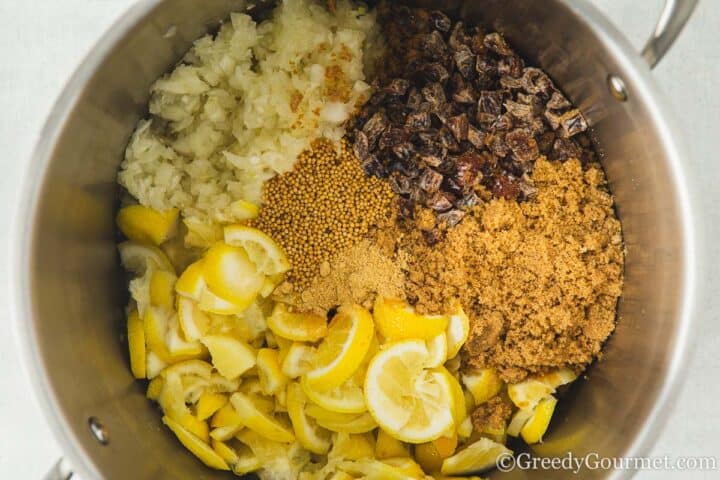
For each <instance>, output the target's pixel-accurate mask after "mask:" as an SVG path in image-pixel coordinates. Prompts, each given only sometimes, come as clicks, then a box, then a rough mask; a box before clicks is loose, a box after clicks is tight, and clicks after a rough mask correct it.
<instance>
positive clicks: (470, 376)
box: [461, 368, 503, 405]
mask: <svg viewBox="0 0 720 480" xmlns="http://www.w3.org/2000/svg"><path fill="white" fill-rule="evenodd" d="M461 378H462V382H463V385H465V387H466V388H467V389H468V391H469V392H470V393H471V394H472V397H473V399H474V401H475V405H480V404H481V403H484V402H487V401H488V400H490V399H491V398H492V397H494V396H495V395H497V394H498V393H500V390H502V387H503V381H502V380H501V379H500V377H499V376H498V374H497V372H496V371H495V370H494V369H492V368H484V369H481V370H476V371H469V372H466V373H464V374H463V375H462V377H461Z"/></svg>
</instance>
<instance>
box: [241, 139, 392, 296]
mask: <svg viewBox="0 0 720 480" xmlns="http://www.w3.org/2000/svg"><path fill="white" fill-rule="evenodd" d="M263 196H264V206H263V208H262V210H261V211H260V216H259V217H258V218H257V219H256V220H255V221H254V222H253V226H255V227H256V228H259V229H260V230H262V231H264V232H265V233H267V234H268V235H270V236H271V237H273V238H274V239H276V240H277V241H278V243H280V245H281V246H282V247H283V248H284V249H285V251H286V253H287V255H288V258H289V259H290V262H291V263H292V266H293V269H292V271H291V272H290V275H289V277H288V282H289V284H290V285H291V286H292V287H291V288H292V289H293V290H295V291H296V292H299V291H302V290H303V289H305V288H306V287H308V286H309V285H310V284H311V283H312V281H313V279H314V278H315V277H316V276H317V274H318V273H319V268H320V265H322V264H323V263H327V262H330V261H331V260H332V259H333V258H334V257H335V256H336V255H337V254H338V252H342V251H345V250H347V249H349V248H350V247H352V246H353V245H355V244H356V243H357V242H359V241H360V240H361V239H363V238H364V237H365V236H366V235H367V234H368V232H369V230H370V228H371V227H373V226H375V225H378V224H383V223H386V222H388V219H389V218H390V216H391V212H392V202H393V198H394V195H393V193H392V190H391V188H390V186H389V185H388V184H387V183H385V182H383V181H382V180H379V179H377V178H370V177H367V176H366V175H365V174H364V173H363V170H362V168H361V166H360V162H359V161H358V160H357V159H356V158H355V156H354V155H353V154H352V152H351V151H350V150H349V149H348V147H347V144H346V143H345V142H341V144H340V147H339V149H338V150H337V151H336V149H335V147H334V146H333V145H332V144H330V143H329V142H327V141H318V142H315V144H314V145H313V147H312V149H310V150H308V151H306V152H304V153H302V154H301V155H300V157H299V158H298V160H297V163H296V164H295V168H294V169H293V170H292V171H291V172H289V173H286V174H284V175H280V176H278V177H275V178H273V179H272V180H270V181H269V182H268V183H267V185H266V186H265V190H264V192H263ZM285 288H287V285H286V286H285Z"/></svg>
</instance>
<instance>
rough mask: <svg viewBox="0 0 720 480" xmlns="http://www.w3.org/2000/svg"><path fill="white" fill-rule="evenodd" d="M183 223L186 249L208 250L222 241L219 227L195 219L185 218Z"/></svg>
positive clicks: (221, 232)
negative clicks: (185, 229)
mask: <svg viewBox="0 0 720 480" xmlns="http://www.w3.org/2000/svg"><path fill="white" fill-rule="evenodd" d="M183 223H184V224H185V227H186V228H187V234H185V245H186V246H188V247H198V248H208V247H210V246H212V245H214V244H215V243H217V242H219V241H220V240H222V237H223V231H222V227H221V226H220V225H217V224H215V223H212V222H209V221H207V220H202V219H199V218H196V217H185V218H184V219H183Z"/></svg>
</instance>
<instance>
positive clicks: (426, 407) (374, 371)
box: [365, 340, 454, 443]
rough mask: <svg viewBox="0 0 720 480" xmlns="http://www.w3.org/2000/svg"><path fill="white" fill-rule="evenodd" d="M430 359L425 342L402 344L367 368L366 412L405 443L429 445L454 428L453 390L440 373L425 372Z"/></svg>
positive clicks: (386, 352)
mask: <svg viewBox="0 0 720 480" xmlns="http://www.w3.org/2000/svg"><path fill="white" fill-rule="evenodd" d="M429 357H430V354H429V352H428V349H427V346H426V345H425V342H423V341H421V340H405V341H402V342H398V343H395V344H391V345H390V346H388V347H387V348H385V349H384V350H381V351H380V353H378V354H377V355H376V356H375V358H374V359H373V360H372V362H370V367H369V368H368V372H367V378H366V380H365V402H366V403H367V406H368V410H369V411H370V413H371V415H372V416H373V417H374V418H375V420H376V421H377V423H378V424H379V425H380V427H381V428H383V429H384V430H385V431H386V432H388V433H389V434H390V435H392V436H393V437H395V438H397V439H399V440H402V441H404V442H408V443H424V442H429V441H432V440H434V439H436V438H438V437H440V436H442V435H443V434H444V433H446V432H448V431H449V430H451V429H452V428H453V427H454V419H453V409H454V407H453V394H452V387H451V385H450V383H449V382H448V379H447V378H446V376H445V375H444V374H443V373H441V372H437V371H431V370H427V369H426V368H425V365H427V363H428V359H429Z"/></svg>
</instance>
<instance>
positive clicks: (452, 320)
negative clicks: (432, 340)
mask: <svg viewBox="0 0 720 480" xmlns="http://www.w3.org/2000/svg"><path fill="white" fill-rule="evenodd" d="M445 334H446V335H447V343H448V352H447V358H455V357H456V356H457V354H458V353H459V352H460V349H461V348H462V346H463V345H465V342H467V339H468V337H469V336H470V319H469V318H468V316H467V315H466V314H465V311H464V310H463V309H462V307H461V306H460V305H459V304H458V305H455V308H454V313H451V314H450V315H449V316H448V326H447V330H446V332H445Z"/></svg>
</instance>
